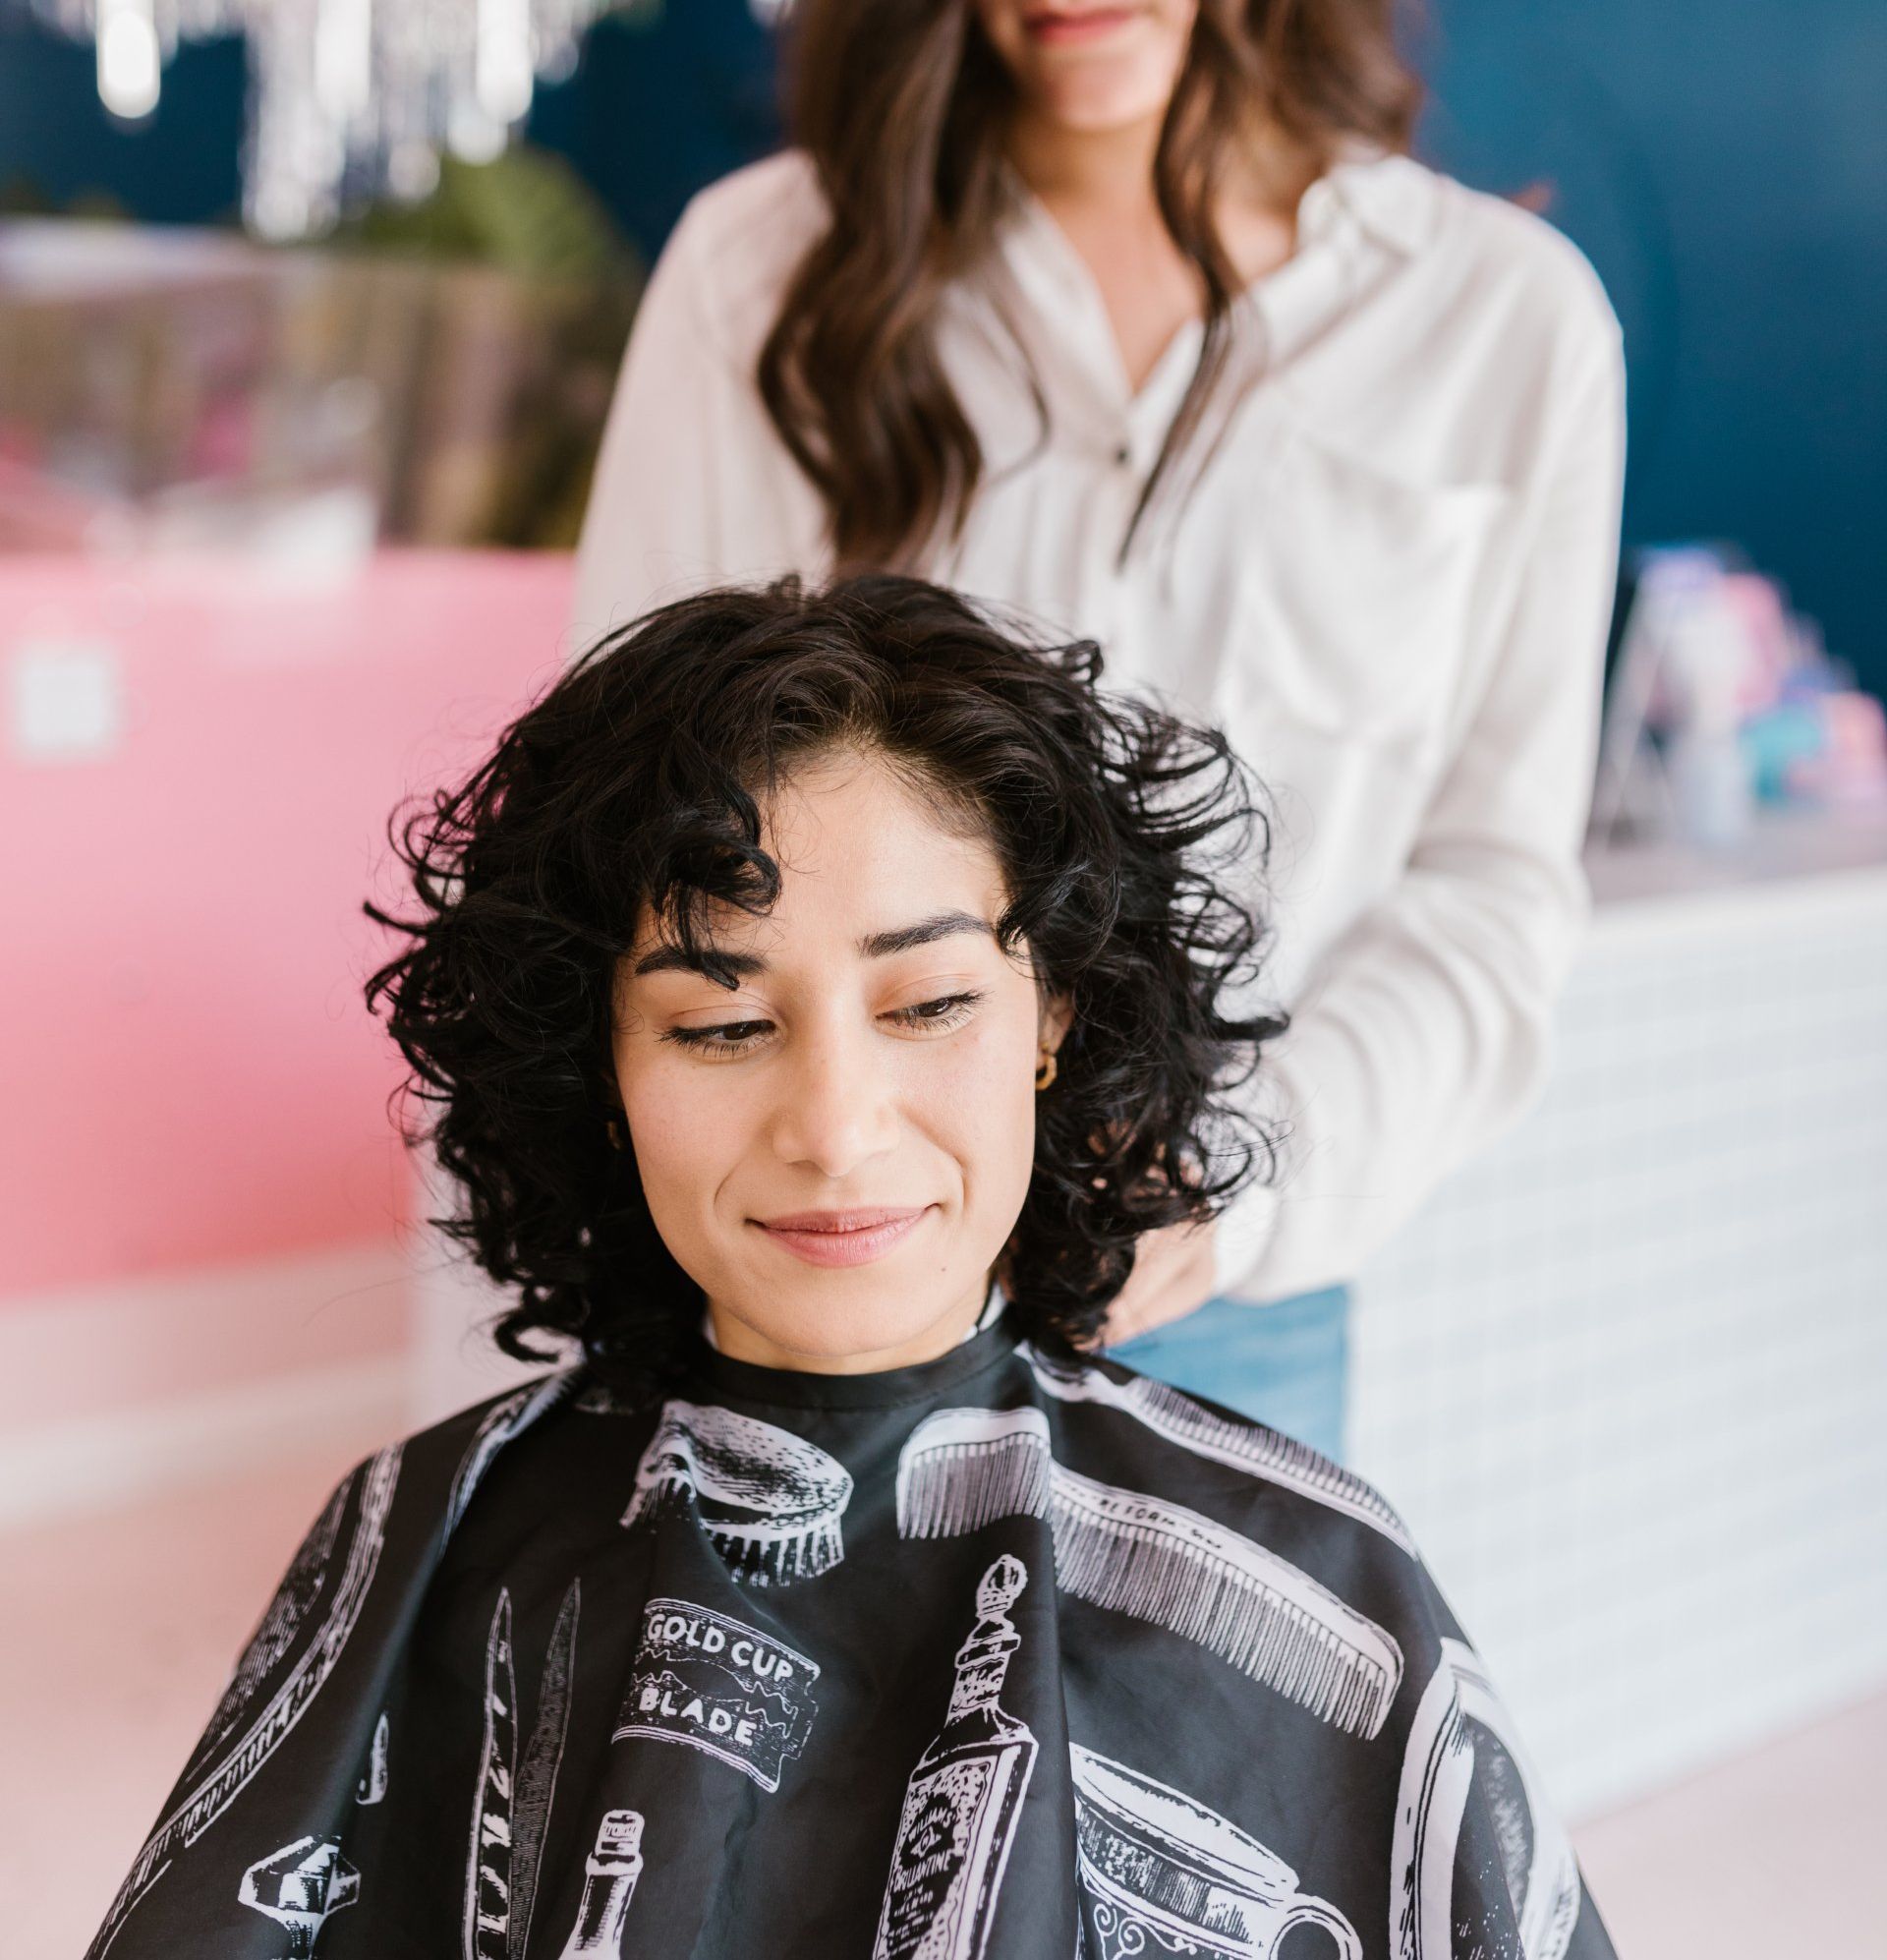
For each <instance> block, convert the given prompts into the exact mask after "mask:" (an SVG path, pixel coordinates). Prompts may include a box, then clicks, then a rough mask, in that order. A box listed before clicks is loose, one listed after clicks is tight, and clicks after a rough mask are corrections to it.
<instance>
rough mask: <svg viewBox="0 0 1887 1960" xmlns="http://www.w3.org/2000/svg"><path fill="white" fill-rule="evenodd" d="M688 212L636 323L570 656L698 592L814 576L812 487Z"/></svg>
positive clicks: (604, 450) (612, 411) (580, 553)
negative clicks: (743, 349)
mask: <svg viewBox="0 0 1887 1960" xmlns="http://www.w3.org/2000/svg"><path fill="white" fill-rule="evenodd" d="M709 229H710V227H709V226H708V225H707V223H706V221H705V219H704V215H703V212H702V209H701V206H700V202H699V201H697V202H696V203H695V204H693V205H691V206H690V207H689V209H688V210H687V211H684V212H683V214H682V218H681V221H680V223H679V224H678V225H677V226H676V227H675V230H674V232H673V233H672V234H671V236H670V238H669V240H668V243H667V246H666V247H665V248H664V250H663V251H662V254H661V256H660V258H659V259H658V260H657V263H656V268H655V270H654V272H653V273H652V274H651V275H650V279H649V284H648V286H647V288H646V289H645V291H644V293H643V296H642V303H641V305H640V306H639V307H638V309H637V312H636V319H635V325H634V328H633V330H632V331H631V333H630V336H629V346H628V350H627V352H626V353H625V355H624V357H623V364H622V371H621V374H620V375H619V376H618V378H617V382H616V389H615V394H614V396H613V398H612V399H611V402H610V406H609V414H608V417H607V419H606V421H605V423H604V425H603V433H602V442H601V446H600V450H599V452H598V456H597V468H596V475H595V479H594V481H593V483H592V486H591V491H590V501H589V506H588V509H587V510H586V512H585V515H584V523H583V532H582V536H581V537H580V539H579V540H578V544H577V579H576V596H575V602H574V605H573V606H572V609H571V631H570V636H569V651H570V653H571V654H572V655H573V656H574V655H575V654H577V653H579V652H581V651H582V650H583V649H584V648H585V647H587V646H589V645H590V644H591V643H592V642H593V641H594V640H596V639H597V638H598V637H599V636H600V635H601V634H603V633H606V632H609V631H612V630H613V629H615V628H616V627H618V626H622V625H625V624H627V623H628V622H629V621H631V620H633V619H637V618H639V617H640V616H641V615H642V614H643V613H645V612H647V611H649V610H650V609H651V608H652V607H654V606H657V605H665V604H667V603H668V602H669V601H671V600H675V599H681V598H684V597H686V596H687V595H688V594H690V593H694V592H698V591H700V590H702V589H704V588H705V587H708V586H712V585H719V584H729V583H741V582H745V581H749V580H754V579H761V578H769V577H774V576H777V575H778V574H780V573H782V572H785V571H788V570H795V569H798V570H811V569H813V567H812V566H811V565H810V564H809V563H808V562H806V560H807V559H808V558H809V557H812V556H816V555H817V554H818V553H819V550H820V542H819V537H818V530H817V525H816V523H813V522H810V521H809V515H808V505H809V502H810V499H811V486H810V485H809V484H808V483H807V482H806V480H805V478H804V477H803V476H802V475H801V473H800V471H799V469H798V466H797V465H796V464H795V463H794V462H793V461H792V458H791V455H790V453H789V452H788V451H787V450H786V448H785V446H784V444H783V443H781V441H780V439H779V437H778V435H777V433H776V432H775V431H774V429H773V426H772V421H771V420H770V419H769V417H768V415H767V412H766V407H765V404H764V403H763V402H762V400H761V397H760V390H759V385H758V382H757V380H756V379H755V376H754V373H753V368H754V363H753V361H752V360H751V359H748V358H745V357H744V356H743V355H742V354H741V353H740V352H738V351H737V348H736V344H735V331H734V323H733V320H732V318H731V315H730V308H729V305H728V301H727V298H726V296H724V295H722V294H721V293H719V292H718V291H717V290H716V289H715V267H716V262H717V259H719V257H720V252H719V250H718V249H717V248H718V247H719V246H720V241H718V240H716V239H715V238H713V237H711V236H707V235H705V234H707V233H708V231H709Z"/></svg>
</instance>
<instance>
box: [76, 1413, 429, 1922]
mask: <svg viewBox="0 0 1887 1960" xmlns="http://www.w3.org/2000/svg"><path fill="white" fill-rule="evenodd" d="M403 1447H404V1446H403V1445H402V1444H399V1443H392V1444H389V1445H388V1446H387V1447H386V1448H385V1449H383V1450H381V1451H379V1452H377V1453H376V1454H375V1455H373V1456H372V1457H369V1458H368V1459H367V1460H366V1461H365V1462H364V1463H361V1464H359V1465H357V1466H356V1467H355V1469H354V1470H352V1471H350V1472H349V1474H348V1476H347V1477H346V1478H345V1479H344V1481H343V1483H342V1486H341V1490H342V1494H343V1496H344V1498H345V1499H347V1500H349V1501H352V1500H353V1499H354V1497H355V1494H356V1493H358V1499H359V1501H358V1508H357V1509H356V1511H355V1513H354V1525H353V1529H352V1531H351V1532H350V1533H349V1535H348V1538H347V1552H346V1557H345V1560H344V1562H343V1565H342V1570H341V1575H340V1578H339V1579H338V1581H337V1582H336V1583H335V1586H334V1591H333V1595H332V1599H331V1602H330V1604H329V1606H328V1609H327V1617H326V1618H325V1619H324V1620H323V1621H322V1622H321V1623H320V1625H319V1626H318V1627H317V1628H316V1629H315V1633H314V1635H313V1637H312V1638H311V1639H310V1641H309V1643H308V1644H307V1646H306V1647H305V1648H304V1649H303V1650H302V1654H301V1657H300V1658H299V1659H298V1660H297V1661H296V1662H295V1664H294V1665H293V1667H291V1668H290V1670H289V1672H288V1674H287V1675H286V1677H285V1678H284V1679H283V1681H282V1683H281V1685H280V1686H279V1687H278V1688H277V1689H276V1690H275V1692H274V1694H273V1695H271V1696H270V1697H269V1699H268V1701H267V1702H266V1703H265V1704H264V1706H263V1707H262V1709H261V1710H260V1712H259V1713H258V1714H257V1716H256V1718H255V1720H254V1721H252V1722H251V1723H250V1725H249V1727H248V1728H247V1729H246V1730H245V1731H244V1732H243V1735H242V1737H241V1738H240V1740H238V1741H237V1742H236V1743H235V1744H234V1745H233V1746H232V1747H231V1748H229V1749H228V1750H227V1751H226V1752H225V1753H224V1754H223V1755H222V1756H221V1757H220V1758H217V1760H216V1762H215V1766H214V1768H212V1769H210V1770H209V1771H208V1772H207V1773H206V1774H204V1775H203V1776H202V1777H201V1778H200V1780H199V1781H198V1782H197V1783H196V1785H195V1787H194V1788H193V1789H192V1790H191V1791H190V1794H189V1795H188V1796H186V1797H185V1799H184V1800H183V1802H182V1803H181V1804H179V1805H178V1806H177V1808H176V1809H175V1810H173V1811H172V1812H171V1813H170V1815H169V1816H167V1817H165V1818H164V1819H163V1821H162V1822H161V1823H159V1824H158V1826H157V1828H156V1829H155V1830H154V1831H152V1832H151V1834H150V1836H149V1837H148V1838H147V1839H146V1840H145V1842H144V1847H143V1850H142V1851H140V1852H139V1854H138V1857H137V1859H136V1861H135V1862H134V1863H133V1865H132V1868H131V1871H130V1872H129V1873H128V1874H126V1877H125V1882H124V1883H123V1885H121V1886H120V1887H119V1890H118V1895H117V1897H116V1898H115V1899H113V1901H112V1903H111V1909H110V1911H109V1912H108V1913H107V1914H106V1915H105V1921H104V1924H103V1925H102V1926H101V1927H100V1928H99V1929H98V1931H97V1933H96V1935H95V1936H94V1938H93V1940H92V1943H91V1945H90V1947H89V1948H88V1949H87V1950H86V1960H103V1956H104V1955H105V1954H106V1953H107V1952H108V1951H109V1950H110V1948H111V1942H112V1941H113V1940H114V1939H115V1938H117V1936H118V1931H119V1929H120V1928H121V1927H122V1926H123V1925H124V1923H125V1921H126V1919H127V1918H128V1917H129V1916H130V1914H131V1913H132V1911H133V1909H134V1908H135V1907H136V1906H137V1904H138V1902H139V1901H140V1900H141V1899H143V1897H144V1895H145V1894H146V1893H147V1892H148V1891H149V1890H150V1888H151V1887H152V1886H153V1885H154V1884H155V1883H156V1882H157V1881H158V1879H159V1878H161V1877H162V1876H163V1874H165V1872H167V1871H168V1870H169V1869H170V1866H171V1863H172V1861H173V1860H174V1859H175V1857H176V1855H177V1853H178V1852H179V1851H180V1850H182V1849H184V1848H186V1847H188V1846H190V1845H192V1844H195V1843H196V1841H197V1840H198V1839H199V1838H200V1836H201V1835H202V1834H203V1832H204V1831H206V1830H207V1829H208V1828H209V1827H210V1825H211V1824H213V1823H214V1822H215V1821H216V1819H217V1818H218V1817H219V1816H222V1814H223V1812H224V1811H225V1810H227V1809H228V1808H229V1805H230V1803H231V1802H232V1801H233V1800H234V1798H235V1796H236V1794H237V1792H238V1791H240V1790H241V1789H242V1787H243V1785H244V1784H246V1783H247V1782H248V1781H249V1780H250V1778H251V1777H252V1776H254V1775H255V1774H256V1772H257V1770H258V1769H259V1768H260V1767H261V1766H262V1764H263V1763H264V1762H266V1761H267V1760H268V1758H270V1757H271V1756H272V1755H273V1754H274V1753H275V1751H276V1749H277V1748H278V1747H279V1746H280V1744H281V1741H282V1738H283V1737H284V1736H286V1735H287V1734H288V1732H289V1731H290V1730H291V1729H292V1728H294V1726H295V1724H296V1723H297V1722H299V1721H300V1720H301V1718H302V1717H303V1715H305V1714H306V1713H307V1712H308V1708H309V1705H310V1703H311V1702H313V1701H314V1700H315V1696H316V1695H318V1694H319V1693H320V1690H321V1685H322V1683H323V1682H325V1681H326V1680H327V1678H328V1676H329V1675H330V1674H331V1673H332V1672H333V1671H334V1663H335V1662H336V1661H337V1660H338V1659H339V1658H340V1656H341V1651H342V1649H343V1648H344V1647H345V1646H346V1645H347V1640H348V1636H349V1635H350V1634H351V1633H352V1632H353V1631H354V1624H355V1622H356V1621H357V1620H358V1619H359V1618H360V1615H361V1607H362V1606H363V1604H364V1603H365V1602H366V1599H367V1591H368V1587H369V1586H370V1585H372V1583H373V1574H374V1572H375V1570H376V1569H377V1567H378V1565H379V1561H380V1551H381V1548H382V1546H383V1545H384V1543H385V1534H386V1517H387V1513H388V1511H389V1510H390V1509H391V1508H392V1504H393V1487H394V1484H395V1483H396V1482H397V1481H398V1478H399V1473H400V1456H401V1451H402V1449H403ZM345 1509H346V1505H345V1504H344V1505H343V1510H344V1511H345ZM315 1530H316V1531H328V1532H330V1537H329V1543H330V1551H329V1554H328V1556H329V1557H330V1558H332V1556H333V1551H332V1549H331V1546H332V1543H333V1535H332V1534H331V1528H330V1526H329V1523H328V1514H327V1512H326V1511H323V1513H322V1514H321V1518H320V1520H319V1521H317V1523H316V1526H315ZM199 1754H200V1755H201V1754H203V1752H201V1751H200V1752H199Z"/></svg>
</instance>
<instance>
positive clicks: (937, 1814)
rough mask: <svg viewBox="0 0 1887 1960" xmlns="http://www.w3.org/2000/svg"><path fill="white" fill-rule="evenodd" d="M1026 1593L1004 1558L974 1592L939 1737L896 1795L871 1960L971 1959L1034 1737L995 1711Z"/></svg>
mask: <svg viewBox="0 0 1887 1960" xmlns="http://www.w3.org/2000/svg"><path fill="white" fill-rule="evenodd" d="M1028 1583H1029V1575H1028V1568H1027V1567H1026V1566H1024V1565H1023V1563H1022V1561H1021V1560H1020V1559H1018V1558H1014V1557H1011V1556H1010V1555H1009V1554H1007V1553H1004V1554H1003V1556H1002V1557H1001V1558H1000V1559H998V1560H997V1562H996V1563H995V1564H994V1565H993V1566H991V1567H990V1569H989V1571H988V1572H986V1573H985V1574H984V1575H983V1580H982V1583H981V1585H978V1587H977V1590H976V1612H977V1624H976V1626H975V1628H974V1629H973V1630H972V1632H971V1634H970V1637H969V1639H968V1640H966V1641H965V1642H964V1643H963V1644H962V1646H961V1647H960V1648H959V1649H958V1650H957V1655H956V1686H955V1688H954V1689H953V1691H952V1692H951V1695H950V1705H949V1711H948V1713H947V1714H946V1715H945V1717H944V1727H943V1730H942V1731H941V1732H940V1734H939V1735H938V1738H937V1740H936V1741H935V1742H933V1743H932V1744H931V1746H930V1747H929V1748H928V1749H927V1750H926V1751H925V1752H924V1754H923V1755H922V1756H921V1757H920V1758H918V1761H917V1766H916V1768H914V1769H913V1770H912V1771H911V1778H910V1781H909V1783H908V1784H906V1786H905V1790H904V1808H903V1811H902V1813H901V1814H900V1816H899V1817H898V1824H897V1842H896V1845H895V1847H894V1849H893V1850H892V1853H891V1869H890V1874H889V1876H888V1878H887V1879H886V1886H885V1905H884V1910H883V1911H882V1912H881V1913H880V1915H879V1922H878V1939H877V1941H876V1943H875V1944H874V1946H873V1948H872V1960H982V1956H983V1954H984V1952H985V1949H986V1948H987V1946H988V1944H989V1937H990V1924H991V1921H992V1920H993V1918H994V1917H995V1912H996V1902H997V1895H998V1893H999V1891H1000V1890H1001V1884H1002V1869H1003V1867H1004V1866H1005V1865H1006V1864H1007V1862H1008V1856H1009V1841H1010V1839H1011V1838H1012V1837H1013V1836H1014V1834H1015V1825H1016V1818H1017V1815H1018V1813H1019V1812H1020V1810H1021V1805H1022V1793H1023V1792H1024V1791H1025V1790H1026V1789H1027V1788H1028V1784H1029V1774H1030V1772H1031V1771H1032V1770H1033V1769H1034V1767H1035V1750H1036V1744H1035V1737H1034V1735H1033V1734H1032V1733H1031V1732H1030V1730H1029V1728H1028V1726H1027V1724H1026V1723H1023V1722H1020V1721H1018V1720H1016V1718H1015V1717H1014V1716H1013V1715H1011V1714H1009V1713H1007V1712H1006V1711H1005V1710H1004V1709H1003V1708H1001V1706H1000V1705H999V1704H998V1698H999V1697H1000V1696H1001V1693H1002V1684H1003V1681H1004V1680H1005V1679H1006V1677H1007V1675H1008V1671H1009V1657H1010V1655H1011V1654H1013V1653H1014V1651H1015V1649H1016V1648H1017V1647H1018V1646H1019V1645H1020V1644H1021V1639H1022V1637H1021V1636H1020V1635H1019V1634H1018V1633H1017V1632H1016V1631H1015V1628H1014V1627H1013V1626H1012V1625H1011V1624H1010V1621H1009V1618H1008V1613H1009V1608H1010V1607H1011V1606H1013V1605H1014V1604H1015V1602H1016V1600H1017V1598H1018V1597H1020V1595H1021V1592H1022V1588H1023V1587H1024V1586H1025V1585H1027V1584H1028Z"/></svg>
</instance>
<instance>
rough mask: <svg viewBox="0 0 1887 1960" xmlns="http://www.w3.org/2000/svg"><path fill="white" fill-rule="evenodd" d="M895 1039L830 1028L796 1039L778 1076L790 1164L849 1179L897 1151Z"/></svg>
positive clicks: (781, 1140) (778, 1122) (780, 1144)
mask: <svg viewBox="0 0 1887 1960" xmlns="http://www.w3.org/2000/svg"><path fill="white" fill-rule="evenodd" d="M886 1046H887V1044H886V1043H885V1042H884V1041H883V1040H882V1038H880V1037H877V1036H876V1035H875V1034H873V1033H872V1032H869V1031H867V1032H863V1033H853V1032H852V1031H850V1030H840V1029H826V1030H822V1031H820V1032H818V1033H814V1034H803V1035H802V1036H801V1037H800V1038H799V1040H798V1041H796V1042H795V1044H794V1049H795V1053H794V1057H793V1066H790V1067H788V1068H785V1069H782V1070H781V1071H780V1075H779V1077H778V1086H779V1097H780V1099H779V1103H778V1106H777V1108H776V1109H775V1111H774V1114H773V1124H772V1128H773V1147H774V1149H775V1150H777V1151H778V1153H779V1155H780V1157H781V1159H782V1160H783V1161H784V1162H786V1163H789V1164H809V1165H811V1166H813V1167H814V1168H815V1169H817V1170H818V1171H820V1172H821V1173H822V1174H823V1175H824V1176H826V1177H828V1178H834V1179H837V1178H845V1177H849V1176H850V1175H851V1174H852V1173H853V1172H854V1171H856V1170H857V1169H858V1168H859V1166H860V1165H862V1164H865V1163H867V1162H869V1161H870V1160H871V1159H872V1158H873V1157H876V1156H878V1155H879V1154H880V1153H882V1152H884V1151H886V1150H889V1149H890V1148H891V1147H892V1145H893V1144H894V1143H895V1141H896V1137H897V1112H896V1092H895V1084H894V1080H893V1070H892V1067H891V1058H890V1057H889V1056H887V1055H886V1054H885V1053H884V1052H883V1051H884V1050H885V1048H886Z"/></svg>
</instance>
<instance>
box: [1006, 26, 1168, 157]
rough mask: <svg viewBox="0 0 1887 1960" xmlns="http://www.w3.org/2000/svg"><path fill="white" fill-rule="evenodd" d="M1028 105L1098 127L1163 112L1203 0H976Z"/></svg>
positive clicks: (1061, 121) (1056, 118)
mask: <svg viewBox="0 0 1887 1960" xmlns="http://www.w3.org/2000/svg"><path fill="white" fill-rule="evenodd" d="M972 4H973V5H974V6H975V9H976V16H977V19H978V20H979V21H980V22H981V23H982V26H983V31H984V33H985V34H987V35H988V36H989V39H990V43H991V45H992V46H993V47H994V48H995V49H996V52H997V54H998V56H999V57H1000V58H1001V62H1002V65H1003V67H1004V68H1006V69H1007V70H1008V71H1009V74H1010V76H1011V77H1012V78H1013V79H1014V82H1015V85H1016V87H1017V89H1018V90H1019V91H1020V93H1021V96H1022V99H1023V101H1024V103H1025V104H1026V105H1027V107H1028V108H1029V110H1030V111H1031V112H1033V113H1034V114H1036V115H1039V116H1041V117H1043V118H1044V119H1045V120H1046V121H1047V122H1049V123H1051V124H1053V125H1056V126H1058V127H1059V128H1061V129H1064V130H1069V131H1079V132H1083V133H1087V134H1093V133H1097V132H1101V131H1106V130H1114V129H1120V128H1122V127H1124V126H1127V125H1130V124H1135V123H1142V122H1145V121H1147V120H1148V119H1149V118H1152V117H1158V116H1164V115H1165V114H1166V111H1167V104H1168V103H1169V102H1170V101H1171V100H1172V90H1173V86H1174V84H1175V83H1176V82H1177V81H1178V79H1179V73H1180V71H1181V69H1183V68H1184V66H1185V63H1186V51H1187V48H1188V46H1189V44H1190V42H1191V39H1192V23H1193V17H1194V16H1195V15H1196V14H1197V12H1198V0H972Z"/></svg>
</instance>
